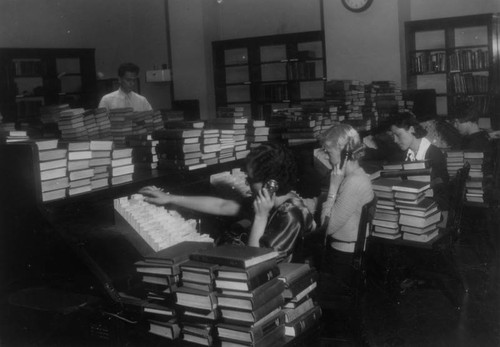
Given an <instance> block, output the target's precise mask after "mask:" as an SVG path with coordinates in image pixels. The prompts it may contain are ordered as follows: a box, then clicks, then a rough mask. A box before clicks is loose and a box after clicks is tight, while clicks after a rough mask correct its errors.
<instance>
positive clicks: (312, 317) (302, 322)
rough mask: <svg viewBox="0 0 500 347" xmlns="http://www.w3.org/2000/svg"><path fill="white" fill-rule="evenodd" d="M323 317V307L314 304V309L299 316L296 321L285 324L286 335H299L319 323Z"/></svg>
mask: <svg viewBox="0 0 500 347" xmlns="http://www.w3.org/2000/svg"><path fill="white" fill-rule="evenodd" d="M320 319H321V307H320V306H314V307H313V308H312V309H310V310H309V311H307V312H306V313H304V314H303V315H301V316H299V317H297V318H296V319H295V320H294V321H292V322H290V323H286V324H285V335H286V336H293V337H295V336H299V335H300V334H303V333H304V332H305V331H307V330H308V329H310V328H311V327H313V326H314V325H315V324H318V323H319V320H320Z"/></svg>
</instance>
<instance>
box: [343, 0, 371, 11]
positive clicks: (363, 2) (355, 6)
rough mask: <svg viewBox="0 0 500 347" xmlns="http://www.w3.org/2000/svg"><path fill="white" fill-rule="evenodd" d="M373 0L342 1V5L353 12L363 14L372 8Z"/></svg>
mask: <svg viewBox="0 0 500 347" xmlns="http://www.w3.org/2000/svg"><path fill="white" fill-rule="evenodd" d="M372 2H373V0H342V5H344V7H345V8H347V9H348V10H349V11H352V12H362V11H364V10H366V9H367V8H368V7H370V6H371V4H372Z"/></svg>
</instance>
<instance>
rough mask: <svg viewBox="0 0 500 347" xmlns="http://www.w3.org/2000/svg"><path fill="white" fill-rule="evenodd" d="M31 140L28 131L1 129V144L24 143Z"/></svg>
mask: <svg viewBox="0 0 500 347" xmlns="http://www.w3.org/2000/svg"><path fill="white" fill-rule="evenodd" d="M29 139H30V137H29V136H28V132H27V131H26V130H15V129H0V143H13V142H22V141H28V140H29Z"/></svg>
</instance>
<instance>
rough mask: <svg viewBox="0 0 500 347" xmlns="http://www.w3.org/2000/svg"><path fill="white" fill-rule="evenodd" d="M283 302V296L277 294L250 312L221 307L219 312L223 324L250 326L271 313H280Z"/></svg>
mask: <svg viewBox="0 0 500 347" xmlns="http://www.w3.org/2000/svg"><path fill="white" fill-rule="evenodd" d="M284 302H285V300H284V298H283V295H281V294H279V295H277V296H275V297H273V298H271V299H270V300H269V301H267V302H265V303H264V304H262V305H261V306H259V307H258V308H257V309H255V310H252V311H245V310H239V309H231V308H226V307H222V308H221V309H220V311H221V315H222V318H223V320H224V322H225V323H236V324H242V325H252V324H254V323H255V322H257V321H259V320H261V319H262V318H264V317H265V316H267V315H269V314H270V313H271V312H279V311H281V306H282V305H283V304H284Z"/></svg>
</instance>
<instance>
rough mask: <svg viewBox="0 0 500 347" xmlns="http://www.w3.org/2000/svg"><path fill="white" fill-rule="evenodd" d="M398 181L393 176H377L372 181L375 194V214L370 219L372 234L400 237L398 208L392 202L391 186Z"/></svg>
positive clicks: (387, 237) (393, 237)
mask: <svg viewBox="0 0 500 347" xmlns="http://www.w3.org/2000/svg"><path fill="white" fill-rule="evenodd" d="M398 182H399V179H395V178H379V179H376V180H374V181H373V182H372V187H373V191H374V193H375V195H376V196H377V205H376V209H375V215H374V217H373V220H372V224H373V231H372V236H377V237H382V238H386V239H397V238H400V237H401V232H400V230H399V223H398V221H399V210H398V209H397V208H396V203H395V202H394V191H393V190H392V187H393V186H394V185H395V184H397V183H398Z"/></svg>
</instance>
